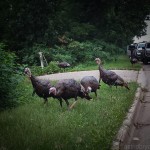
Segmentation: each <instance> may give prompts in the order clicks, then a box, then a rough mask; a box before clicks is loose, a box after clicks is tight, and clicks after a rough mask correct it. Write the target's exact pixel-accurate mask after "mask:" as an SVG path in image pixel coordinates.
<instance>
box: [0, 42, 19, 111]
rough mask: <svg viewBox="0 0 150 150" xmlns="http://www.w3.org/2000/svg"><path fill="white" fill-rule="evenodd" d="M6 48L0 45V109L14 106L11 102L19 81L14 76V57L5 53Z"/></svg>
mask: <svg viewBox="0 0 150 150" xmlns="http://www.w3.org/2000/svg"><path fill="white" fill-rule="evenodd" d="M5 50H6V46H5V45H4V44H3V43H0V54H1V55H0V64H1V65H0V74H1V76H0V93H1V100H0V108H7V107H12V106H14V105H15V104H16V102H15V101H13V100H12V97H13V96H14V93H15V88H16V86H17V84H18V82H19V81H20V79H21V78H20V76H19V75H17V74H16V71H17V69H16V64H15V59H16V56H15V54H13V53H10V52H6V51H5Z"/></svg>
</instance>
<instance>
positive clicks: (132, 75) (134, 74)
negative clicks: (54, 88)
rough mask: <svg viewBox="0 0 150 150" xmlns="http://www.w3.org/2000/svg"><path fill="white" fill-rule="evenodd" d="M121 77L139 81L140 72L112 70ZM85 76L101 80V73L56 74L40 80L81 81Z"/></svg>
mask: <svg viewBox="0 0 150 150" xmlns="http://www.w3.org/2000/svg"><path fill="white" fill-rule="evenodd" d="M112 71H114V72H116V73H117V74H118V75H120V76H121V77H122V78H123V79H124V80H125V81H127V82H131V81H137V78H138V71H133V70H112ZM84 76H94V77H96V78H97V79H99V71H98V70H92V71H78V72H66V73H56V74H50V75H44V76H39V78H40V79H48V80H61V79H71V78H73V79H75V80H81V79H82V78H83V77H84Z"/></svg>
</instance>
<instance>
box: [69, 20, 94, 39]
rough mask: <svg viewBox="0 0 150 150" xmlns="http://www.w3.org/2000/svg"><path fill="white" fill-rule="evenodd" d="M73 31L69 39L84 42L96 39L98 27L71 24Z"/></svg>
mask: <svg viewBox="0 0 150 150" xmlns="http://www.w3.org/2000/svg"><path fill="white" fill-rule="evenodd" d="M70 26H71V30H70V32H69V35H68V36H69V37H70V38H72V39H74V40H79V41H84V40H89V39H92V38H94V36H95V33H96V27H95V26H94V25H91V24H88V23H78V22H73V23H71V25H70Z"/></svg>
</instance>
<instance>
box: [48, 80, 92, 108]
mask: <svg viewBox="0 0 150 150" xmlns="http://www.w3.org/2000/svg"><path fill="white" fill-rule="evenodd" d="M84 91H85V89H84V87H82V86H81V85H80V84H79V83H78V82H77V81H76V80H74V79H64V80H60V81H58V82H57V84H56V86H55V87H51V88H50V89H49V93H50V94H51V93H53V94H54V95H55V96H56V97H57V98H58V99H59V100H60V106H61V107H62V99H64V100H65V102H66V104H67V107H68V108H69V102H68V99H70V98H75V102H74V103H73V104H72V105H71V106H70V108H72V107H73V106H74V105H75V103H76V101H77V97H78V96H79V97H81V98H86V99H87V100H90V99H91V97H90V96H89V95H88V94H87V93H85V92H84Z"/></svg>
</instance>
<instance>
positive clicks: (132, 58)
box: [130, 49, 138, 66]
mask: <svg viewBox="0 0 150 150" xmlns="http://www.w3.org/2000/svg"><path fill="white" fill-rule="evenodd" d="M130 62H131V64H132V66H133V64H135V63H137V62H138V59H137V58H136V54H135V49H134V50H131V56H130Z"/></svg>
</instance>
